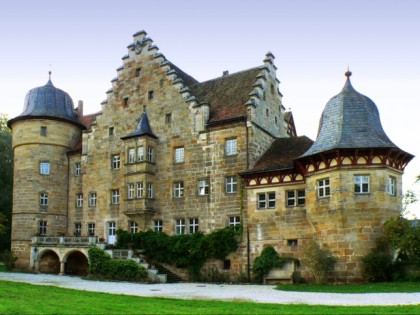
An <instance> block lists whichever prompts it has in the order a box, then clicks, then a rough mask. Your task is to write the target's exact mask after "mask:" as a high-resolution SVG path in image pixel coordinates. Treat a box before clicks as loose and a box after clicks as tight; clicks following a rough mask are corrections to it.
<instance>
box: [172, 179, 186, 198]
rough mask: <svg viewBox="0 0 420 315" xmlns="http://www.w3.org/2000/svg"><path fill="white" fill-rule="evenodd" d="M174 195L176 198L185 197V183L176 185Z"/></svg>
mask: <svg viewBox="0 0 420 315" xmlns="http://www.w3.org/2000/svg"><path fill="white" fill-rule="evenodd" d="M173 195H174V198H182V197H184V182H176V183H174V191H173Z"/></svg>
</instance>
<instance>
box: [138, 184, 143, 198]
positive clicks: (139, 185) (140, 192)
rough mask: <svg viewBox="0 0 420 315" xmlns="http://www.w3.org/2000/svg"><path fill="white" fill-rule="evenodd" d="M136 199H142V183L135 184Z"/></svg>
mask: <svg viewBox="0 0 420 315" xmlns="http://www.w3.org/2000/svg"><path fill="white" fill-rule="evenodd" d="M137 198H143V182H140V183H137Z"/></svg>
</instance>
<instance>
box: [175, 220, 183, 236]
mask: <svg viewBox="0 0 420 315" xmlns="http://www.w3.org/2000/svg"><path fill="white" fill-rule="evenodd" d="M175 234H176V235H181V234H185V219H175Z"/></svg>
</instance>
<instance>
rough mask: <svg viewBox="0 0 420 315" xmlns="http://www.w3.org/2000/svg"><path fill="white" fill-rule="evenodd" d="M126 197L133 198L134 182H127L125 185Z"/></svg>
mask: <svg viewBox="0 0 420 315" xmlns="http://www.w3.org/2000/svg"><path fill="white" fill-rule="evenodd" d="M127 198H128V199H133V198H134V184H128V186H127Z"/></svg>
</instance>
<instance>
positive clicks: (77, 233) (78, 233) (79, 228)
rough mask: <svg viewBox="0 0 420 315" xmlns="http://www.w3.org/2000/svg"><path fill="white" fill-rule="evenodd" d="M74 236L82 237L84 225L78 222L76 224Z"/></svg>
mask: <svg viewBox="0 0 420 315" xmlns="http://www.w3.org/2000/svg"><path fill="white" fill-rule="evenodd" d="M73 234H74V236H81V235H82V223H80V222H78V223H75V224H74V233H73Z"/></svg>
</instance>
